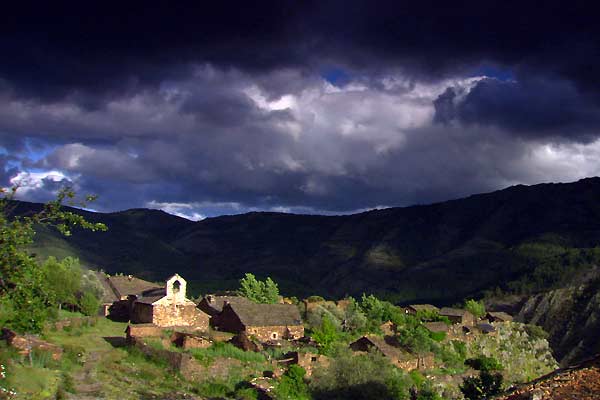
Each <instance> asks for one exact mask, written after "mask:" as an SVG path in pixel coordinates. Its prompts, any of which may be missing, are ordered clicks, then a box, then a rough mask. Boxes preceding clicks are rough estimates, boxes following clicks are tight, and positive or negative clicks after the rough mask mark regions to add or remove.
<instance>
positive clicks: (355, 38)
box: [0, 0, 600, 110]
mask: <svg viewBox="0 0 600 400" xmlns="http://www.w3.org/2000/svg"><path fill="white" fill-rule="evenodd" d="M3 11H4V12H3V13H2V16H1V17H0V26H1V27H2V31H1V32H0V33H2V35H1V36H2V40H1V41H0V54H2V55H3V62H2V63H1V64H0V88H3V89H0V90H2V91H3V92H6V91H11V92H12V93H13V95H14V96H18V97H21V98H28V99H37V100H41V101H44V102H51V103H52V102H56V101H59V100H65V99H68V100H69V101H70V102H73V103H76V104H78V105H80V106H81V107H83V108H86V109H90V110H93V109H98V108H101V107H102V106H103V105H104V104H105V103H106V102H107V101H108V100H109V99H111V98H113V97H121V96H123V95H124V94H128V93H129V94H130V93H135V92H137V91H139V90H142V89H152V90H153V89H156V88H157V87H160V85H161V84H162V83H163V82H164V81H168V80H180V79H187V78H190V77H191V76H193V74H194V66H195V65H198V64H211V65H214V66H216V67H217V68H219V69H223V70H226V69H229V68H232V69H235V70H239V71H244V72H246V73H249V74H251V75H253V76H255V77H257V78H258V77H260V78H261V79H262V81H263V85H264V87H268V86H269V85H270V81H271V79H274V86H275V87H274V88H273V90H274V92H273V93H274V96H276V97H279V95H280V93H278V90H280V89H281V87H282V86H281V85H282V82H283V81H286V82H287V85H288V87H287V88H286V90H285V91H286V92H289V91H297V90H294V89H293V86H294V85H297V84H298V83H297V82H298V81H303V80H304V79H302V78H300V79H286V76H287V77H288V78H289V77H293V76H300V77H303V76H306V75H312V74H314V72H315V71H325V70H334V69H336V68H337V69H338V70H341V71H345V72H347V73H348V74H349V75H350V76H355V75H365V76H374V75H378V74H389V73H390V71H396V72H397V71H399V72H401V73H402V74H403V75H405V76H409V77H410V78H411V79H415V80H428V81H435V80H438V79H440V78H445V77H452V76H457V75H461V76H465V75H468V74H470V73H471V74H472V73H473V71H477V70H478V69H479V68H481V67H482V65H486V64H493V65H498V66H500V67H501V68H511V69H513V70H514V72H515V74H517V75H528V76H534V75H535V74H537V73H539V72H540V71H544V72H545V73H553V74H556V75H557V76H561V77H562V78H564V79H566V80H569V81H572V82H574V83H575V84H576V85H577V86H578V87H579V88H584V89H586V90H589V91H590V92H593V91H594V90H596V89H597V88H598V79H597V78H596V71H595V70H594V69H593V68H590V66H593V65H597V64H598V61H599V58H598V57H600V55H598V52H597V51H596V49H597V39H596V38H597V37H598V33H599V32H598V29H599V28H598V24H597V23H596V20H595V14H594V13H593V12H592V10H591V7H590V9H588V7H586V6H582V5H581V4H579V3H578V2H570V3H565V2H562V1H547V2H545V3H544V7H539V6H538V5H537V4H535V3H531V4H529V3H526V4H525V3H519V4H518V5H516V4H513V3H511V2H494V3H488V4H482V3H481V2H476V1H466V2H464V1H463V2H460V4H453V5H452V7H439V6H438V4H436V3H432V2H428V1H424V2H409V3H398V2H397V1H391V0H390V1H387V0H386V1H379V2H377V3H376V4H375V3H373V2H371V1H366V0H364V1H363V0H361V1H353V2H352V4H348V2H346V1H335V0H334V1H327V2H299V3H293V4H290V3H282V2H279V1H263V2H260V4H252V5H236V6H235V7H232V6H231V4H229V3H223V4H221V3H211V4H210V5H209V4H202V5H196V6H186V7H183V6H181V7H173V6H172V5H148V4H144V7H143V12H140V8H139V6H137V5H133V4H131V5H120V7H119V8H118V10H115V9H114V8H112V7H107V6H106V5H104V4H97V5H86V6H85V7H84V6H82V5H81V4H79V3H71V2H66V3H61V4H56V3H52V4H37V5H36V7H35V8H31V7H28V6H19V5H18V4H16V3H15V4H12V5H11V6H10V7H6V8H5V9H4V10H3ZM73 16H76V17H73ZM106 27H110V29H107V28H106ZM476 75H477V73H476ZM32 77H35V79H32Z"/></svg>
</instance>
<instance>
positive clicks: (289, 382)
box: [275, 364, 310, 400]
mask: <svg viewBox="0 0 600 400" xmlns="http://www.w3.org/2000/svg"><path fill="white" fill-rule="evenodd" d="M305 375H306V371H305V370H304V368H302V367H301V366H299V365H296V364H292V365H290V368H289V369H288V370H287V371H286V372H285V374H283V376H282V377H281V379H280V380H279V383H278V384H277V386H276V387H275V394H276V395H277V399H282V400H305V399H306V400H308V399H310V396H309V393H308V386H306V383H305V382H304V376H305Z"/></svg>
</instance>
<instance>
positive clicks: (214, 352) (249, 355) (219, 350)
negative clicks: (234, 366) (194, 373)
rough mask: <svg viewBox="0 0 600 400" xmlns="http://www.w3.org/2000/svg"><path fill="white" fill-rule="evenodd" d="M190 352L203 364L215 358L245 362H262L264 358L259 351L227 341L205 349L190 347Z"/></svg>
mask: <svg viewBox="0 0 600 400" xmlns="http://www.w3.org/2000/svg"><path fill="white" fill-rule="evenodd" d="M190 353H191V354H192V355H193V356H194V358H196V359H197V360H198V361H199V362H200V363H202V364H203V365H211V364H212V363H213V362H214V360H215V359H217V358H233V359H236V360H240V361H242V362H247V363H264V362H266V361H267V360H266V358H265V356H264V355H263V354H261V353H254V352H252V351H244V350H241V349H238V348H237V347H235V346H234V345H232V344H229V343H219V342H217V343H215V344H213V345H212V346H211V347H209V348H206V349H192V350H190Z"/></svg>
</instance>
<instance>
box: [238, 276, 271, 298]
mask: <svg viewBox="0 0 600 400" xmlns="http://www.w3.org/2000/svg"><path fill="white" fill-rule="evenodd" d="M238 292H239V293H240V294H241V295H242V296H244V297H247V298H248V299H250V300H252V301H254V302H256V303H265V304H275V303H277V302H278V301H279V288H278V287H277V284H276V283H275V282H273V280H272V279H271V278H267V279H266V280H264V281H259V280H257V279H256V277H255V276H254V275H253V274H250V273H247V274H246V275H245V276H244V278H242V279H241V280H240V288H239V290H238Z"/></svg>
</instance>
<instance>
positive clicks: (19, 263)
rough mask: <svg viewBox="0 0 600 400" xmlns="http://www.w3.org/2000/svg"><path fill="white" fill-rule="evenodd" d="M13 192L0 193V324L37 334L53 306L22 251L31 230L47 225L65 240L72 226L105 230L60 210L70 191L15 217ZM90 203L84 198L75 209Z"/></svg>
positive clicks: (33, 264) (37, 271)
mask: <svg viewBox="0 0 600 400" xmlns="http://www.w3.org/2000/svg"><path fill="white" fill-rule="evenodd" d="M16 191H17V188H16V187H14V188H12V189H11V190H10V191H9V192H8V193H7V192H6V191H4V190H0V193H2V195H3V197H1V198H0V323H2V325H5V326H7V327H10V328H13V329H15V330H17V331H20V332H38V331H40V330H41V328H42V325H43V323H44V321H45V320H46V319H47V318H48V317H49V316H50V315H51V314H52V312H53V311H54V306H55V305H56V304H55V302H54V301H53V299H51V298H50V296H49V293H48V290H47V286H46V282H45V279H44V274H43V271H42V269H41V268H40V267H39V266H38V265H37V264H36V262H35V260H34V259H33V258H32V257H31V256H30V255H29V254H28V253H27V251H26V246H27V245H29V244H31V243H32V242H33V236H34V234H35V227H36V226H37V225H50V226H53V227H55V228H56V229H57V230H58V231H59V232H61V233H62V234H64V235H67V236H69V235H71V229H72V228H73V227H76V226H78V227H81V228H83V229H89V230H92V231H97V230H106V226H105V225H104V224H100V223H91V222H88V221H87V220H85V218H84V217H83V216H81V215H79V214H76V213H74V212H71V211H66V210H64V209H63V202H65V201H73V199H74V198H75V193H74V192H73V191H72V190H71V189H70V188H65V189H62V190H60V191H59V193H58V195H57V198H56V200H54V201H51V202H49V203H47V204H46V205H45V206H44V207H43V209H42V210H41V211H40V212H37V213H33V214H31V215H27V216H16V215H14V212H13V211H14V206H13V204H12V203H11V200H12V198H13V196H14V194H15V193H16ZM94 199H95V197H94V196H88V197H87V198H86V200H85V201H84V202H82V203H79V205H84V204H85V203H86V202H88V201H93V200H94ZM50 308H52V309H50Z"/></svg>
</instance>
